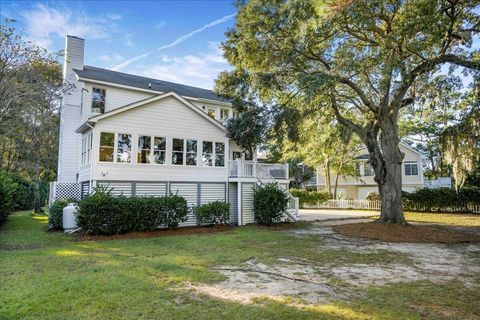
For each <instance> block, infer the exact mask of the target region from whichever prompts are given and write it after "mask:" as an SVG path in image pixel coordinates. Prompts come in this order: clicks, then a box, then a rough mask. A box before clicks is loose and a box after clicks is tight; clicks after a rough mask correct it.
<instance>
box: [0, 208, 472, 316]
mask: <svg viewBox="0 0 480 320" xmlns="http://www.w3.org/2000/svg"><path fill="white" fill-rule="evenodd" d="M299 227H305V224H304V225H300V226H299ZM46 230H47V218H46V217H32V216H31V215H30V214H29V213H28V212H20V213H17V214H15V215H13V216H11V217H10V218H9V221H8V222H7V223H6V225H4V226H3V227H2V230H1V233H0V246H1V249H2V250H1V256H0V259H1V261H0V262H1V263H0V265H1V269H0V319H400V318H402V319H425V318H427V319H430V318H431V319H451V318H457V319H460V318H462V319H469V318H470V319H475V318H478V317H480V313H479V312H480V311H479V310H480V308H479V303H478V301H480V293H479V291H478V290H476V289H467V288H465V287H463V286H460V285H459V284H458V283H457V282H451V283H446V284H445V285H434V284H432V283H430V282H424V281H422V282H413V283H403V284H397V285H391V286H383V287H369V288H367V289H366V290H363V293H364V294H363V295H359V296H360V297H361V298H358V299H354V300H351V301H339V302H333V303H329V304H324V305H308V306H301V307H299V306H295V305H292V304H286V303H280V302H278V301H274V300H270V299H262V300H260V301H258V303H255V304H250V305H245V304H240V303H234V302H229V301H225V300H220V299H216V298H212V297H208V296H202V295H198V294H194V293H192V292H188V291H186V290H179V289H178V288H182V287H183V286H184V284H185V283H186V282H190V283H193V284H196V283H205V284H210V283H215V282H218V281H222V280H224V276H223V275H221V274H220V273H218V272H217V271H214V270H211V269H210V267H211V266H214V265H238V264H240V263H242V262H244V261H246V260H248V259H251V258H252V257H255V258H256V259H257V260H258V261H261V262H263V263H266V264H272V263H274V262H275V261H277V259H278V258H280V257H283V258H292V259H303V260H304V261H309V262H311V263H318V264H322V263H332V261H333V260H335V262H336V263H340V264H349V263H366V264H376V263H379V262H381V261H385V259H394V260H398V261H401V262H404V263H408V260H409V258H408V257H407V256H404V255H402V254H399V253H394V252H390V251H380V252H377V253H368V254H361V253H356V252H354V251H346V250H342V251H334V250H320V249H321V246H322V239H321V237H320V236H311V237H306V238H305V237H303V238H299V237H294V236H292V235H290V234H288V233H286V232H284V231H282V230H273V229H268V228H259V227H255V226H248V227H241V228H234V229H232V230H231V231H227V232H221V233H217V234H202V235H183V236H171V237H157V238H148V239H135V240H108V241H83V242H77V241H74V238H73V237H72V236H66V235H63V234H62V233H49V232H46ZM333 280H334V279H332V281H333ZM393 297H394V298H393Z"/></svg>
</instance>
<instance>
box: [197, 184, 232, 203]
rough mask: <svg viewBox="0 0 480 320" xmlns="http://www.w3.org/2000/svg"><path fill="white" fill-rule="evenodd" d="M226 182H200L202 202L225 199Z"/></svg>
mask: <svg viewBox="0 0 480 320" xmlns="http://www.w3.org/2000/svg"><path fill="white" fill-rule="evenodd" d="M225 192H226V190H225V184H224V183H202V184H200V204H207V203H210V202H213V201H217V200H220V201H225V200H226V199H225Z"/></svg>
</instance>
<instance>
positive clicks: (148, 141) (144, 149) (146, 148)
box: [137, 136, 152, 163]
mask: <svg viewBox="0 0 480 320" xmlns="http://www.w3.org/2000/svg"><path fill="white" fill-rule="evenodd" d="M151 151H152V137H151V136H139V137H138V153H137V163H150V154H151Z"/></svg>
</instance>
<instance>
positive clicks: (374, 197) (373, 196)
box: [365, 192, 380, 201]
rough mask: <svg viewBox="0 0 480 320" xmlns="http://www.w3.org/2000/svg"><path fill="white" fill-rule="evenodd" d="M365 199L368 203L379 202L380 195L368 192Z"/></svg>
mask: <svg viewBox="0 0 480 320" xmlns="http://www.w3.org/2000/svg"><path fill="white" fill-rule="evenodd" d="M365 199H366V200H368V201H380V194H379V193H378V192H369V193H368V194H367V197H366V198H365Z"/></svg>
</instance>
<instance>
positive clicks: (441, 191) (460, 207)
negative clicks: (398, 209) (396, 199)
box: [403, 187, 480, 212]
mask: <svg viewBox="0 0 480 320" xmlns="http://www.w3.org/2000/svg"><path fill="white" fill-rule="evenodd" d="M468 204H480V188H478V187H466V188H462V189H460V190H459V191H458V193H457V192H456V191H455V190H454V189H450V188H437V189H427V188H425V189H420V190H418V191H416V192H412V193H408V192H404V193H403V208H404V210H407V211H408V210H411V211H438V212H451V211H462V212H469V209H468V208H467V205H468ZM454 208H456V209H454Z"/></svg>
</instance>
